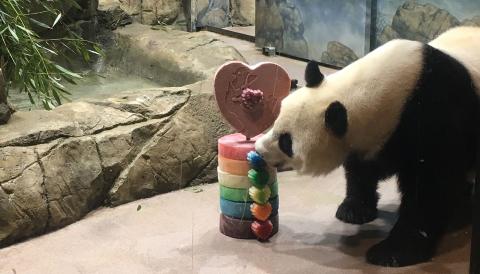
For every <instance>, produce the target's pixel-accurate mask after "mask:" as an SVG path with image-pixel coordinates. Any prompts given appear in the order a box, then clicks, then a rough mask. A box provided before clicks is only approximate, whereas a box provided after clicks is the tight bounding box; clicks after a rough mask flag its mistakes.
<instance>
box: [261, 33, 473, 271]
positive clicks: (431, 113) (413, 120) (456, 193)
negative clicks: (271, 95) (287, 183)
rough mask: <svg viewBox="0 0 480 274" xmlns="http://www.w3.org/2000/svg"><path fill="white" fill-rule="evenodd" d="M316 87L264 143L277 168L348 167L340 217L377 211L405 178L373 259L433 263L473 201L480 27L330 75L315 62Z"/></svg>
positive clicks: (364, 218)
mask: <svg viewBox="0 0 480 274" xmlns="http://www.w3.org/2000/svg"><path fill="white" fill-rule="evenodd" d="M305 78H306V81H307V85H306V87H304V88H302V89H299V90H297V91H295V92H294V93H292V94H291V95H289V96H288V97H287V98H285V99H284V100H283V101H282V106H281V111H280V114H279V116H278V118H277V119H276V121H275V123H274V125H273V127H272V129H270V130H269V131H268V132H267V133H266V134H265V135H264V136H263V137H262V138H260V139H259V141H257V144H256V149H257V151H258V152H259V153H260V154H261V155H262V156H263V157H264V158H265V160H266V161H267V162H268V163H269V164H271V165H273V166H277V167H291V168H294V169H296V170H298V172H299V173H302V174H310V175H314V176H317V175H323V174H327V173H329V172H330V171H332V170H334V169H335V168H337V167H339V166H340V165H343V167H344V169H345V176H346V179H347V193H346V198H345V200H344V201H343V203H342V204H341V205H340V206H339V208H338V210H337V214H336V216H337V218H338V219H340V220H342V221H344V222H347V223H353V224H362V223H367V222H370V221H372V220H374V219H375V218H376V217H377V201H378V194H377V191H376V190H377V184H378V182H379V181H381V180H384V179H386V178H389V177H392V176H395V175H396V176H397V178H398V183H399V189H400V191H401V193H402V198H401V206H400V208H399V218H398V220H397V222H396V224H395V225H394V227H393V229H392V230H391V232H390V234H389V236H388V237H387V238H386V239H385V240H383V241H381V242H380V243H378V244H376V245H374V246H373V247H371V248H370V249H369V251H368V252H367V261H369V262H370V263H373V264H378V265H385V266H405V265H411V264H415V263H418V262H422V261H426V260H429V259H430V258H431V257H432V256H433V253H434V250H435V247H436V244H437V243H438V240H439V239H440V237H441V235H442V233H443V232H444V230H445V228H446V226H447V222H448V220H449V217H450V214H451V210H450V209H451V208H453V207H454V206H455V205H457V204H458V203H459V202H460V200H461V199H462V198H463V199H467V198H465V196H464V195H463V194H464V189H465V188H466V184H467V183H466V182H467V174H468V172H469V171H471V170H473V168H474V164H475V156H476V147H477V139H478V137H479V132H478V130H477V128H478V126H479V125H480V119H479V100H478V99H479V94H480V28H475V27H458V28H454V29H451V30H449V31H447V32H445V33H444V34H442V35H440V36H439V37H438V38H437V39H435V40H433V41H432V42H431V43H429V44H424V43H421V42H415V41H408V40H393V41H390V42H388V43H386V44H385V45H383V46H381V47H379V48H377V49H376V50H374V51H372V52H371V53H369V54H367V55H366V56H365V57H363V58H361V59H359V60H357V61H356V62H354V63H352V64H350V65H349V66H347V67H345V68H344V69H342V70H340V71H338V72H336V73H334V74H332V75H329V76H327V77H324V76H323V75H321V73H320V72H319V71H318V64H316V63H314V62H311V63H310V64H309V65H308V66H307V70H306V72H305Z"/></svg>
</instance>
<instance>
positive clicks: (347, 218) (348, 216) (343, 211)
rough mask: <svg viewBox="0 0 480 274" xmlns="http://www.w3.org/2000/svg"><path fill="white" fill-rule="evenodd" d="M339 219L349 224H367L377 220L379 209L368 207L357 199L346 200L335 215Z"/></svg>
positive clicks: (372, 206)
mask: <svg viewBox="0 0 480 274" xmlns="http://www.w3.org/2000/svg"><path fill="white" fill-rule="evenodd" d="M335 216H336V217H337V219H339V220H340V221H342V222H345V223H349V224H357V225H361V224H365V223H369V222H371V221H373V220H375V219H376V218H377V207H376V203H375V204H374V205H368V204H366V203H364V202H362V201H359V200H358V199H355V198H349V197H347V198H345V200H344V201H343V203H342V204H341V205H340V206H339V207H338V209H337V213H336V214H335Z"/></svg>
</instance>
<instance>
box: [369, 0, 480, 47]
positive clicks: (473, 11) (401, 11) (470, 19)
mask: <svg viewBox="0 0 480 274" xmlns="http://www.w3.org/2000/svg"><path fill="white" fill-rule="evenodd" d="M377 1H378V13H377V24H376V26H377V27H376V30H377V31H376V46H379V45H382V44H384V43H386V42H387V41H389V40H392V39H396V38H404V39H411V40H418V41H422V42H428V41H430V40H432V39H434V38H435V37H436V36H438V35H439V34H441V33H442V32H444V31H446V30H447V29H449V28H452V27H456V26H460V25H472V26H473V25H476V26H480V1H478V0H455V1H447V0H416V1H415V0H413V1H412V0H407V1H405V0H377Z"/></svg>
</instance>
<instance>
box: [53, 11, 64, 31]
mask: <svg viewBox="0 0 480 274" xmlns="http://www.w3.org/2000/svg"><path fill="white" fill-rule="evenodd" d="M60 18H62V13H59V14H58V15H57V18H55V21H54V22H53V25H52V29H53V28H54V27H55V25H56V24H57V23H58V21H60Z"/></svg>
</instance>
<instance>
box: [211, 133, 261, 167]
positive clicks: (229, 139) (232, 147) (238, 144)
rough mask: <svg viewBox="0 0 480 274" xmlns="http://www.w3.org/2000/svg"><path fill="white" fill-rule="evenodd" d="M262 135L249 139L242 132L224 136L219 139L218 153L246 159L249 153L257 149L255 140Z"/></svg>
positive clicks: (229, 157)
mask: <svg viewBox="0 0 480 274" xmlns="http://www.w3.org/2000/svg"><path fill="white" fill-rule="evenodd" d="M261 136H262V135H258V136H256V137H253V138H252V139H250V140H249V141H247V138H246V137H245V135H243V134H240V133H235V134H230V135H226V136H223V137H221V138H220V139H218V155H219V156H221V157H223V158H226V159H231V160H238V161H246V160H247V154H248V153H249V152H250V151H252V150H255V141H257V140H258V139H259V138H260V137H261Z"/></svg>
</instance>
